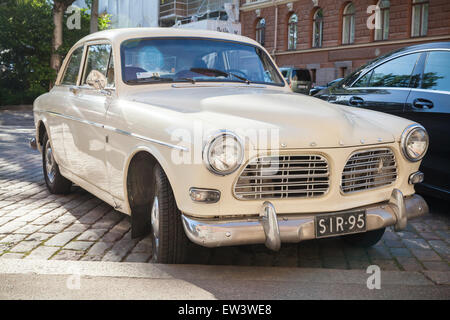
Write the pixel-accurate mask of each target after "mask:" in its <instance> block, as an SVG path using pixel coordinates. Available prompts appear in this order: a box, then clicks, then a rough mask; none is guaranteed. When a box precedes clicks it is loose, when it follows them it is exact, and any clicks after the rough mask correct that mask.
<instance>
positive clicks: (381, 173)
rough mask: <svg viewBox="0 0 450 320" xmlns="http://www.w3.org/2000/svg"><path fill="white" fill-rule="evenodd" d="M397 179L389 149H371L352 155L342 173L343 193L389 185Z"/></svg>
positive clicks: (395, 166)
mask: <svg viewBox="0 0 450 320" xmlns="http://www.w3.org/2000/svg"><path fill="white" fill-rule="evenodd" d="M396 179H397V163H396V162H395V156H394V153H393V152H392V150H390V149H372V150H366V151H359V152H356V153H354V154H353V155H352V156H351V157H350V159H349V160H348V161H347V164H346V165H345V168H344V171H343V172H342V183H341V189H342V192H344V193H350V192H356V191H363V190H367V189H374V188H379V187H384V186H387V185H390V184H391V183H393V182H394V181H395V180H396Z"/></svg>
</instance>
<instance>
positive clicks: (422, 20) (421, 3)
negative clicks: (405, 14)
mask: <svg viewBox="0 0 450 320" xmlns="http://www.w3.org/2000/svg"><path fill="white" fill-rule="evenodd" d="M428 4H429V1H428V0H413V4H412V17H411V20H412V21H411V36H412V37H423V36H426V35H427V31H428Z"/></svg>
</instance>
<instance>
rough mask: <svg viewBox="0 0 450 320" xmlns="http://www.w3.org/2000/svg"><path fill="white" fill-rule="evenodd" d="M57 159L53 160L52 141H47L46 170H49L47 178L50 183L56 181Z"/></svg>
mask: <svg viewBox="0 0 450 320" xmlns="http://www.w3.org/2000/svg"><path fill="white" fill-rule="evenodd" d="M55 165H56V163H55V159H54V158H53V151H52V146H51V145H50V140H48V141H47V144H46V145H45V169H46V170H47V178H48V180H49V181H50V183H53V181H55V175H56V168H55Z"/></svg>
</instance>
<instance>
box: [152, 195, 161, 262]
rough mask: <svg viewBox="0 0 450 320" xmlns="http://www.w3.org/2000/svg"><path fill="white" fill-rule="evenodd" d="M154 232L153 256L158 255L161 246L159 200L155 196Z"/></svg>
mask: <svg viewBox="0 0 450 320" xmlns="http://www.w3.org/2000/svg"><path fill="white" fill-rule="evenodd" d="M151 222H152V234H153V242H154V243H153V258H157V257H158V248H159V201H158V197H157V196H155V198H154V199H153V206H152V212H151Z"/></svg>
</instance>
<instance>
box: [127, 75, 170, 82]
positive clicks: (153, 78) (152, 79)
mask: <svg viewBox="0 0 450 320" xmlns="http://www.w3.org/2000/svg"><path fill="white" fill-rule="evenodd" d="M152 81H155V82H171V81H173V79H172V78H162V77H158V76H151V77H145V78H138V79H131V80H127V83H148V82H152Z"/></svg>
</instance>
